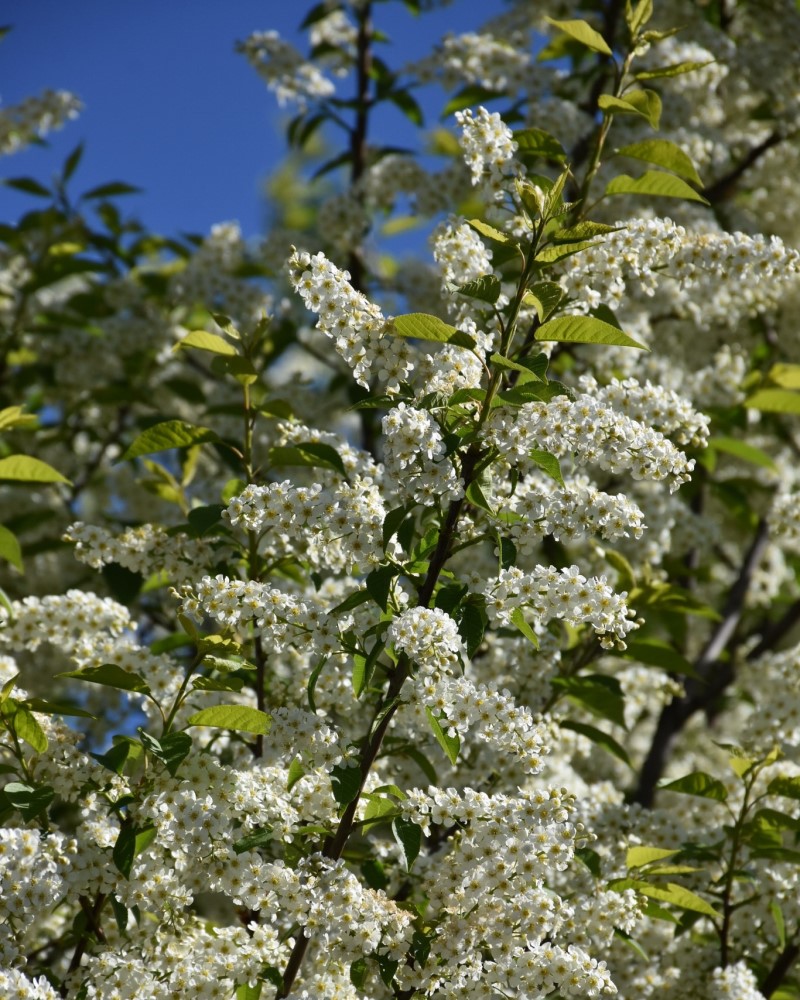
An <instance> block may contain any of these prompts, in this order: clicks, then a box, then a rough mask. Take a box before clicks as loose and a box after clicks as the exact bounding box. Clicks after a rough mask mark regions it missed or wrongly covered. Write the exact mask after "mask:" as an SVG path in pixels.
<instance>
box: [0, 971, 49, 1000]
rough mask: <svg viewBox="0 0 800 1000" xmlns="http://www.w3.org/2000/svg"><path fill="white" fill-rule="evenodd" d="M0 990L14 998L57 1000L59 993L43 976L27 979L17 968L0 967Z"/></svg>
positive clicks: (15, 999) (18, 999)
mask: <svg viewBox="0 0 800 1000" xmlns="http://www.w3.org/2000/svg"><path fill="white" fill-rule="evenodd" d="M0 990H2V992H3V993H4V994H5V995H6V996H7V997H9V998H11V997H14V1000H59V994H58V993H57V992H56V990H55V989H53V987H52V986H51V985H50V983H49V982H48V981H47V979H46V977H45V976H37V977H36V978H35V979H29V978H28V976H26V975H25V973H24V972H20V970H19V969H14V968H11V967H6V968H4V969H0Z"/></svg>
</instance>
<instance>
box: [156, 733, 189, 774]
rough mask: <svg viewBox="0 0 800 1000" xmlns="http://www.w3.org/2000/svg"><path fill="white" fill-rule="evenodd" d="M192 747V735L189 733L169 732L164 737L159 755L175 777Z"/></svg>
mask: <svg viewBox="0 0 800 1000" xmlns="http://www.w3.org/2000/svg"><path fill="white" fill-rule="evenodd" d="M191 749H192V737H191V736H190V735H189V734H188V733H169V734H168V735H167V736H164V737H162V739H161V752H160V753H159V754H158V757H159V759H160V760H161V761H162V762H163V764H164V766H165V767H166V769H167V770H168V771H169V773H170V774H171V775H172V777H173V778H174V777H175V775H176V774H177V773H178V768H179V767H180V766H181V764H182V763H183V761H184V760H185V759H186V757H187V755H188V754H189V752H190V751H191Z"/></svg>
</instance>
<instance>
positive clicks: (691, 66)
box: [633, 59, 716, 80]
mask: <svg viewBox="0 0 800 1000" xmlns="http://www.w3.org/2000/svg"><path fill="white" fill-rule="evenodd" d="M714 62H716V60H715V59H706V60H705V62H682V63H673V64H672V65H671V66H660V67H659V68H657V69H641V70H639V72H638V73H634V74H633V76H634V78H635V79H636V80H658V79H661V78H663V77H672V76H683V74H684V73H693V72H694V71H695V70H696V69H702V68H703V67H704V66H710V65H711V64H712V63H714Z"/></svg>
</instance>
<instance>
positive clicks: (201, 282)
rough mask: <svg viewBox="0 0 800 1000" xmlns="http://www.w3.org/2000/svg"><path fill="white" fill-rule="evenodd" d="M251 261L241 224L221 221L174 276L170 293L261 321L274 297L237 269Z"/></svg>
mask: <svg viewBox="0 0 800 1000" xmlns="http://www.w3.org/2000/svg"><path fill="white" fill-rule="evenodd" d="M247 261H248V252H247V246H246V244H245V241H244V238H243V237H242V231H241V229H240V227H239V224H238V223H236V222H220V223H217V224H216V225H214V226H212V227H211V232H210V233H209V235H208V236H206V237H205V239H204V240H203V242H202V243H201V244H200V246H199V247H198V248H197V249H196V250H195V252H194V253H193V254H192V256H191V257H190V258H189V260H188V261H186V263H185V265H184V266H183V267H182V268H181V269H180V270H178V271H176V272H175V273H174V274H173V275H172V276H171V278H170V283H169V291H170V296H171V297H172V298H173V299H174V300H175V301H177V302H179V303H180V304H182V305H185V306H194V305H196V304H197V303H198V302H202V303H205V304H206V305H208V306H211V307H212V308H213V309H214V310H215V311H217V310H218V311H220V312H223V313H225V314H226V315H228V316H230V317H232V318H234V319H235V320H237V321H238V322H240V323H243V324H249V323H254V322H257V321H258V319H260V318H261V316H263V315H265V314H266V313H269V312H270V311H271V310H272V306H273V298H272V296H271V295H267V294H266V293H265V292H264V290H263V289H262V288H260V287H259V286H258V285H256V284H254V283H253V282H251V281H244V280H243V279H242V278H241V277H239V275H238V274H237V270H238V269H239V268H241V267H242V266H243V265H244V264H245V263H247Z"/></svg>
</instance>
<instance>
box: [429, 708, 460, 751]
mask: <svg viewBox="0 0 800 1000" xmlns="http://www.w3.org/2000/svg"><path fill="white" fill-rule="evenodd" d="M425 715H426V716H427V717H428V722H429V724H430V727H431V732H432V733H433V735H434V736H435V737H436V742H437V743H438V744H439V746H440V747H441V748H442V750H444V752H445V754H447V759H448V760H449V761H450V763H451V764H455V763H456V761H457V760H458V752H459V750H460V749H461V740H460V739H459V738H458V733H455V734H454V735H452V736H451V735H450V734H449V733H448V732H447V731H446V730H445V729H443V728H442V721H444V723H445V725H447V720H446V719H444V720H441V721H440V720H439V719H437V718H436V716H435V715H434V714H433V712H432V711H431V710H430V709H429V708H428V707H427V705H426V706H425Z"/></svg>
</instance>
